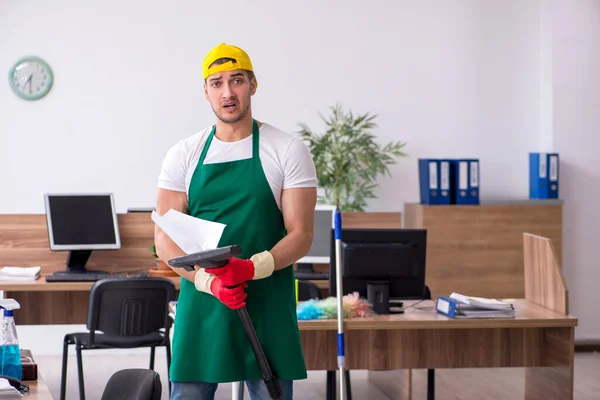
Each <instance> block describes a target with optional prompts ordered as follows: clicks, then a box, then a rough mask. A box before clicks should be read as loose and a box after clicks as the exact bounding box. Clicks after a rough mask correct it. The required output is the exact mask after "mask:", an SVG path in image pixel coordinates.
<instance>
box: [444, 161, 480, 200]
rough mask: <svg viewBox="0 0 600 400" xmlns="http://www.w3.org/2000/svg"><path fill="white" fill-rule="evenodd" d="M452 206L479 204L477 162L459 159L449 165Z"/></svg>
mask: <svg viewBox="0 0 600 400" xmlns="http://www.w3.org/2000/svg"><path fill="white" fill-rule="evenodd" d="M450 177H451V187H452V196H451V197H452V204H459V205H460V204H468V205H472V204H479V160H478V159H459V160H452V163H451V172H450Z"/></svg>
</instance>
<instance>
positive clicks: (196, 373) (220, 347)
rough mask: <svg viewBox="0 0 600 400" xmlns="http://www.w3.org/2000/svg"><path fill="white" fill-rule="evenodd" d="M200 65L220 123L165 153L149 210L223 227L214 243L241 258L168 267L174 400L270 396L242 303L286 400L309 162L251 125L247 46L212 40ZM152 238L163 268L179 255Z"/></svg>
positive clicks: (310, 208)
mask: <svg viewBox="0 0 600 400" xmlns="http://www.w3.org/2000/svg"><path fill="white" fill-rule="evenodd" d="M202 69H203V70H202V73H203V76H204V80H205V85H204V92H205V97H206V99H207V100H208V102H209V103H210V106H211V107H212V109H213V111H214V113H215V115H216V117H217V119H216V123H215V124H214V125H212V126H209V127H207V128H205V129H203V130H201V131H200V132H198V133H197V134H195V135H193V136H191V137H188V138H186V139H183V140H181V141H179V142H178V143H177V144H175V145H174V146H173V147H172V148H171V149H170V150H169V151H168V153H167V155H166V157H165V159H164V161H163V165H162V170H161V173H160V175H159V178H158V195H157V207H156V211H157V213H159V214H160V215H163V214H164V213H165V212H167V211H168V210H169V209H171V208H172V209H175V210H178V211H181V212H185V213H189V214H190V215H192V216H194V217H197V218H201V219H205V220H209V221H215V222H220V223H223V224H226V228H225V230H224V231H223V235H222V237H221V240H220V242H219V247H221V246H227V245H240V246H242V249H243V254H242V255H241V256H240V257H239V258H232V259H230V260H229V263H228V264H227V265H226V266H225V267H222V268H219V269H210V270H204V269H203V268H201V266H198V267H197V268H196V270H195V271H190V272H188V271H185V270H182V269H180V268H176V269H175V270H176V271H177V273H178V274H180V275H181V276H182V277H183V278H184V279H182V281H181V291H180V295H179V301H178V305H177V318H176V321H175V324H174V334H173V359H172V365H171V370H170V379H171V381H172V396H171V399H172V400H181V399H197V400H204V399H213V398H214V393H215V391H216V389H217V384H218V383H219V382H236V381H246V385H247V387H248V391H249V393H250V398H251V399H252V400H267V399H270V397H269V394H268V392H267V390H266V386H265V384H264V382H263V380H262V375H261V371H260V368H259V365H258V363H257V361H256V357H255V355H254V353H253V351H252V348H251V347H250V344H249V341H248V339H247V336H246V333H245V331H244V329H243V326H242V323H241V321H240V318H239V316H238V314H237V312H236V310H237V309H238V308H240V307H242V306H244V305H245V306H246V308H247V310H248V313H249V314H250V317H251V319H252V323H253V325H254V328H255V330H256V332H257V335H258V338H259V340H260V342H261V344H262V347H263V349H264V351H265V354H266V356H267V359H268V361H269V363H270V366H271V369H272V370H273V373H274V374H275V376H276V377H277V378H278V379H279V382H280V386H281V389H282V392H283V399H284V400H291V399H292V381H294V380H298V379H304V378H306V367H305V364H304V357H303V353H302V347H301V344H300V335H299V331H298V321H297V319H296V297H295V285H294V272H293V267H292V264H293V263H294V262H295V261H296V260H298V259H300V258H301V257H303V256H304V255H306V254H307V253H308V251H309V250H310V246H311V242H312V234H313V221H314V209H315V204H316V196H317V194H316V186H317V178H316V171H315V166H314V163H313V160H312V157H311V155H310V152H309V150H308V148H307V147H306V146H305V145H304V143H302V142H301V141H300V140H299V139H298V138H296V137H294V136H293V135H290V134H288V133H285V132H282V131H281V130H279V129H277V128H275V127H274V126H271V125H269V124H268V123H264V122H259V121H256V120H255V119H254V118H253V116H252V108H251V97H252V96H253V95H254V94H255V92H256V88H257V85H258V82H257V79H256V77H255V76H254V70H253V68H252V63H251V61H250V58H249V57H248V55H247V54H246V53H245V52H244V51H243V50H241V49H239V48H238V47H235V46H231V45H228V44H224V43H223V44H220V45H218V46H217V47H215V48H214V49H212V50H211V51H210V52H209V53H208V55H207V56H206V58H205V60H204V62H203V68H202ZM155 241H156V248H157V253H158V256H159V257H160V258H161V259H163V260H168V259H170V258H173V257H178V256H181V255H183V254H184V252H183V251H182V250H181V249H180V248H179V247H178V246H177V245H176V244H175V243H173V241H172V240H171V239H170V238H169V237H168V236H167V235H166V234H165V233H164V232H162V231H161V230H160V228H159V227H158V226H157V227H156V231H155ZM238 284H239V286H237V287H235V288H233V289H229V288H227V286H233V285H238Z"/></svg>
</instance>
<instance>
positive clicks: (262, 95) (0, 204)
mask: <svg viewBox="0 0 600 400" xmlns="http://www.w3.org/2000/svg"><path fill="white" fill-rule="evenodd" d="M559 3H560V2H558V1H555V2H554V3H553V4H554V6H553V7H549V5H550V3H548V2H547V1H544V0H539V1H534V0H532V1H527V2H524V1H519V0H510V1H503V2H483V1H477V0H470V1H468V0H464V1H453V2H447V1H443V0H438V1H429V2H427V3H424V2H420V1H416V0H415V1H393V2H392V1H387V0H375V1H371V2H364V1H358V0H348V1H344V2H342V1H328V2H317V1H315V0H313V1H302V2H293V3H289V2H281V1H275V0H260V1H254V2H244V1H241V0H231V1H229V2H227V6H215V7H209V6H207V5H206V4H205V3H202V2H197V1H191V0H187V1H183V0H182V1H179V2H175V3H173V4H171V5H167V3H165V2H159V1H156V0H155V1H141V0H137V1H127V2H122V1H116V0H105V1H96V2H81V1H75V0H57V1H55V2H39V1H34V0H19V1H17V0H3V1H1V2H0V49H1V51H0V69H4V70H5V72H8V69H9V68H10V66H11V65H12V63H13V62H14V61H15V60H17V59H18V58H20V57H21V56H23V55H26V54H34V55H38V56H41V57H43V58H44V59H46V60H47V61H48V62H49V63H50V65H51V66H52V68H53V69H54V77H55V84H54V87H53V89H52V91H51V92H50V94H49V95H48V96H47V97H46V98H44V99H42V100H40V101H37V102H25V101H22V100H20V99H18V98H17V97H16V96H15V95H13V94H12V93H11V91H10V88H9V87H8V84H7V83H6V82H5V83H4V84H0V171H5V172H4V173H3V174H2V182H3V189H4V190H3V193H7V194H8V195H3V196H0V213H42V212H44V210H43V202H42V196H43V193H44V192H47V191H111V192H114V193H115V200H116V204H117V207H118V209H119V212H124V211H125V210H126V209H127V207H133V206H152V205H154V193H155V184H156V176H157V174H158V171H159V168H160V163H161V161H162V158H163V156H164V154H165V152H166V151H167V149H168V148H169V147H170V146H171V145H172V144H174V143H175V142H176V141H177V140H178V139H180V138H183V137H186V136H188V135H191V134H193V133H195V132H196V131H198V130H199V129H201V128H202V127H204V126H206V125H208V124H211V123H212V122H213V121H214V116H213V115H212V111H211V110H210V108H209V106H208V104H207V103H206V101H205V100H204V97H203V94H202V78H201V62H202V59H203V57H204V55H205V54H206V52H207V51H208V50H209V49H210V48H211V47H212V46H214V45H216V44H218V43H219V42H222V41H225V42H230V43H233V44H237V45H239V46H241V47H243V48H245V49H246V50H247V51H248V52H249V54H250V56H251V57H252V59H253V63H254V66H255V68H256V73H257V77H258V80H259V89H258V92H257V95H256V96H255V98H254V100H253V101H254V110H255V116H256V118H258V119H262V120H265V121H269V122H271V123H273V124H275V125H277V126H279V127H281V128H283V129H286V130H288V131H296V130H297V129H298V126H297V123H299V122H306V123H308V124H309V125H310V126H311V127H314V128H316V129H318V128H320V127H322V124H321V123H320V121H319V117H318V113H319V112H327V108H328V107H329V106H332V105H334V104H335V103H336V102H341V103H343V104H344V105H345V106H346V107H348V108H350V109H352V110H353V111H354V112H356V113H362V112H367V111H370V112H374V113H377V114H378V115H379V118H378V120H377V121H378V123H379V129H378V130H377V131H376V132H375V133H376V134H377V136H378V137H379V139H380V140H381V141H382V142H383V141H389V140H403V141H407V142H408V145H407V147H406V150H407V152H408V153H409V155H410V157H409V158H406V159H402V160H400V162H399V163H398V165H396V166H393V167H392V169H391V171H392V174H393V176H392V178H382V179H381V180H380V186H379V189H378V191H377V193H378V195H379V199H376V200H373V201H372V202H371V203H370V206H369V209H370V210H379V211H402V209H403V204H404V203H405V202H414V201H418V200H419V196H418V185H417V178H418V177H417V161H416V159H417V158H418V157H477V158H479V159H480V160H481V163H482V187H481V195H482V197H521V198H524V197H527V194H528V182H527V169H528V162H527V160H528V159H527V153H528V152H529V151H537V150H540V149H543V150H549V149H552V148H554V149H556V150H558V151H560V152H561V156H562V160H563V162H564V164H563V166H564V168H563V169H562V173H563V174H562V175H561V178H563V180H565V179H566V181H565V182H563V186H562V189H561V194H562V196H563V197H564V198H565V199H566V201H567V204H566V206H565V207H566V208H565V249H564V253H565V270H566V271H567V274H568V283H569V285H570V290H571V304H572V307H573V308H572V311H573V312H574V313H575V314H579V316H580V317H581V318H582V320H581V326H580V328H578V330H577V336H578V337H584V338H587V337H600V326H599V325H600V323H598V322H597V321H595V320H594V318H593V317H592V315H591V313H592V312H593V311H591V310H590V311H586V310H585V309H584V308H583V305H584V304H589V303H590V301H591V300H598V297H597V296H595V295H594V292H593V291H590V292H586V291H585V290H590V288H595V287H596V286H598V285H600V278H599V277H598V274H597V272H596V275H595V280H593V279H590V277H591V276H593V274H594V270H593V266H592V265H589V264H588V263H589V261H586V260H591V259H592V254H593V253H592V252H591V251H592V249H591V247H585V246H591V244H590V245H587V244H581V242H578V241H577V240H579V239H581V238H582V237H584V236H586V235H588V234H590V233H595V230H594V229H593V225H592V223H593V222H592V221H593V218H592V217H593V216H594V215H595V214H594V213H595V212H596V211H595V209H594V207H593V205H592V202H593V200H592V198H591V197H589V198H590V200H586V199H585V196H586V194H588V193H590V194H591V189H589V188H586V187H585V180H587V179H589V177H591V176H592V175H593V173H597V171H598V169H597V168H596V169H595V171H593V170H591V169H590V168H592V165H591V164H590V163H589V162H590V161H591V157H592V153H591V152H592V150H591V149H592V148H594V147H593V146H587V145H586V143H590V141H591V143H595V142H594V141H596V140H598V139H595V138H594V136H592V135H593V133H594V132H593V131H594V129H595V128H597V125H598V120H597V117H595V114H594V110H595V109H597V108H593V107H592V105H596V104H597V103H593V101H596V100H597V94H596V93H595V92H594V90H596V92H597V83H598V81H597V77H596V76H595V75H593V73H594V72H595V71H594V70H593V66H594V63H597V62H598V59H597V57H598V56H597V54H598V53H597V52H596V53H594V54H592V50H591V49H592V45H593V44H594V43H592V42H590V40H591V39H590V38H592V37H593V36H594V35H596V36H597V33H598V32H597V30H598V28H596V27H592V26H591V23H592V22H593V21H596V20H592V19H590V18H591V17H590V16H589V14H592V13H595V14H594V15H595V17H596V18H597V16H598V14H597V12H598V10H597V4H598V3H597V2H591V1H588V2H585V1H581V2H568V3H565V4H562V5H560V6H559V5H558V4H559ZM259 6H262V7H264V9H261V10H260V11H259ZM564 9H566V10H564ZM563 11H567V12H566V13H565V12H563ZM263 12H264V14H263ZM563 14H566V16H564V15H563ZM582 22H586V23H582ZM573 28H575V30H574V34H575V35H576V36H575V37H574V39H576V41H575V42H574V41H573V37H569V36H567V35H569V33H568V32H569V31H572V29H573ZM552 34H554V35H555V36H554V39H553V40H551V35H552ZM573 43H575V44H577V45H576V46H575V47H573V46H572V44H573ZM596 65H597V64H596ZM582 68H583V72H585V74H582V73H581V71H582ZM596 69H597V68H596ZM588 77H591V78H593V79H595V81H594V82H593V83H594V84H595V85H596V86H586V85H587V84H586V83H585V82H586V81H585V79H586V78H588ZM553 99H554V101H552V100H553ZM581 99H583V100H581ZM580 107H583V108H584V110H581V109H580ZM582 117H583V118H582ZM574 135H575V136H574ZM573 137H579V140H575V141H574V140H572V138H573ZM580 152H583V153H580ZM582 154H583V156H582ZM575 172H577V175H575ZM398 193H399V194H398ZM584 218H588V219H587V220H585V219H584ZM588 221H589V222H588ZM580 250H581V251H583V252H582V253H579V251H580ZM596 292H598V291H597V290H596Z"/></svg>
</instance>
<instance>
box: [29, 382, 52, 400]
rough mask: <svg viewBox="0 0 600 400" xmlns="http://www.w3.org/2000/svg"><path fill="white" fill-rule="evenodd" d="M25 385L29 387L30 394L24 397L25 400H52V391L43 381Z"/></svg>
mask: <svg viewBox="0 0 600 400" xmlns="http://www.w3.org/2000/svg"><path fill="white" fill-rule="evenodd" d="M23 383H24V384H26V385H27V386H29V393H28V394H26V395H25V396H23V398H24V399H28V400H52V394H51V393H50V389H48V386H46V383H45V382H44V380H43V379H38V380H37V381H24V382H23Z"/></svg>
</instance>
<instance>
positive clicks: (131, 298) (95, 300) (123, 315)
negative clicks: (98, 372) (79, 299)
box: [86, 277, 175, 336]
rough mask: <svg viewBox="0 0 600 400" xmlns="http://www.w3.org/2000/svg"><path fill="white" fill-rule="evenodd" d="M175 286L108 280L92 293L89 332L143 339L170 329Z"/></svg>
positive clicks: (155, 281) (160, 282) (154, 281)
mask: <svg viewBox="0 0 600 400" xmlns="http://www.w3.org/2000/svg"><path fill="white" fill-rule="evenodd" d="M172 300H175V285H174V284H173V282H171V281H170V280H168V279H165V278H150V277H149V278H108V279H103V280H100V281H97V282H95V283H94V285H93V286H92V289H91V291H90V301H89V307H88V314H87V325H86V326H87V328H88V329H89V330H90V332H92V334H93V332H95V331H101V332H103V333H104V334H106V335H115V336H142V335H147V334H150V333H154V332H158V331H159V330H160V329H162V328H164V329H165V330H166V331H167V332H168V330H169V328H170V327H171V318H170V317H169V302H170V301H172Z"/></svg>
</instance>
